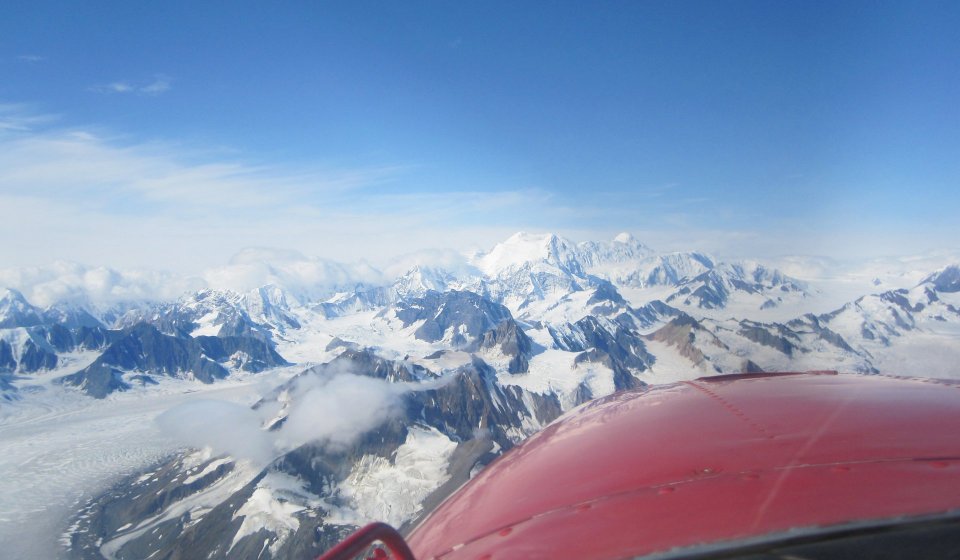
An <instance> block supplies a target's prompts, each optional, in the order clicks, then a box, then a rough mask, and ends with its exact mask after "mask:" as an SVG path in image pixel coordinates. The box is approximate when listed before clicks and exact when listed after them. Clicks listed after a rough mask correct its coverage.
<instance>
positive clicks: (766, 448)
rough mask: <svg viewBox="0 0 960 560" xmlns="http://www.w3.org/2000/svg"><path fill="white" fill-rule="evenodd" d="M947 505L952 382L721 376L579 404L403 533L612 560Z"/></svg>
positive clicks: (460, 550)
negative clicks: (418, 524)
mask: <svg viewBox="0 0 960 560" xmlns="http://www.w3.org/2000/svg"><path fill="white" fill-rule="evenodd" d="M958 508H960V388H958V386H956V385H953V384H950V383H944V382H937V381H924V380H915V379H903V378H891V377H883V376H863V375H836V374H832V373H831V372H819V373H816V374H813V373H811V374H799V375H761V376H756V375H750V376H740V377H736V376H734V377H730V376H725V377H722V378H718V379H713V380H710V379H709V378H707V379H702V380H697V381H694V382H688V383H679V384H675V385H669V386H662V387H657V388H653V389H650V390H641V391H634V392H626V393H620V394H616V395H612V396H611V397H608V398H605V399H600V400H597V401H594V402H591V403H588V404H587V405H585V406H583V407H581V408H579V409H577V410H576V411H574V412H573V413H572V414H568V415H566V416H564V417H563V418H561V419H560V420H558V421H557V422H555V423H553V424H551V425H550V426H548V427H547V428H545V429H544V430H542V431H541V432H540V433H538V434H536V435H535V436H533V437H531V438H530V439H529V440H527V441H526V442H524V443H523V444H521V445H519V446H518V447H517V448H515V449H514V450H512V451H511V452H509V453H507V454H505V455H504V456H503V457H501V458H500V459H498V460H497V461H495V462H494V463H493V464H492V465H490V466H489V467H488V468H487V469H485V470H483V471H482V472H481V473H480V474H479V475H477V476H476V477H475V478H474V479H473V480H471V481H470V482H469V483H467V484H466V485H465V486H464V487H463V488H461V489H460V490H459V491H458V492H457V493H455V494H454V495H453V496H451V498H449V499H448V500H447V501H446V502H444V503H443V504H441V506H440V507H439V508H437V510H436V511H435V512H434V513H433V514H432V515H431V516H430V517H429V518H428V519H427V520H426V521H425V522H424V523H422V524H421V525H420V526H419V527H418V528H417V529H416V530H414V532H413V533H412V534H411V535H410V537H409V538H408V542H409V544H410V547H411V549H412V550H413V551H414V553H415V554H416V556H417V558H420V559H421V560H425V559H428V558H444V559H450V560H453V559H459V558H488V559H496V558H547V557H551V558H553V557H556V556H557V555H558V554H562V555H563V556H564V557H572V558H581V559H590V558H594V559H610V558H624V557H634V556H642V555H646V554H651V553H656V552H663V551H669V550H672V549H677V548H682V547H694V546H699V545H703V544H707V543H715V542H723V541H736V540H742V539H747V538H752V537H756V536H760V535H767V534H773V533H779V532H785V531H790V530H794V529H798V528H811V527H829V526H833V525H843V524H847V523H850V522H859V521H870V520H884V519H892V518H900V517H909V516H920V515H926V514H935V513H939V512H948V511H952V510H955V509H958Z"/></svg>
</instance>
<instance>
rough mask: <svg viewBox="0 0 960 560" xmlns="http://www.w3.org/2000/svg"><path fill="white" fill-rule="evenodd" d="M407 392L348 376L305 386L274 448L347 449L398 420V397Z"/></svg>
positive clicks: (390, 384)
mask: <svg viewBox="0 0 960 560" xmlns="http://www.w3.org/2000/svg"><path fill="white" fill-rule="evenodd" d="M409 390H410V388H409V386H407V385H399V384H393V383H389V382H387V381H383V380H381V379H375V378H372V377H366V376H362V375H350V374H341V375H335V376H333V377H330V378H327V379H324V378H318V379H316V380H315V381H313V382H311V383H309V384H304V385H302V386H301V387H300V393H301V394H299V395H295V396H294V399H293V404H292V406H291V408H290V410H289V414H288V416H287V421H286V423H285V424H284V425H283V427H282V428H281V429H280V430H279V431H278V432H277V435H278V439H277V447H278V448H279V449H282V450H289V449H294V448H296V447H298V446H300V445H303V444H305V443H309V442H319V443H322V444H325V445H330V446H333V447H337V448H341V447H344V446H347V445H349V444H351V443H353V441H355V440H356V439H357V438H358V437H359V436H361V435H362V434H364V433H366V432H368V431H370V430H372V429H374V428H376V427H377V426H379V425H381V424H383V423H384V422H386V421H387V420H389V419H390V418H394V417H397V416H399V415H400V414H401V413H402V412H403V406H402V404H403V401H402V398H401V397H402V395H403V394H404V393H406V392H408V391H409Z"/></svg>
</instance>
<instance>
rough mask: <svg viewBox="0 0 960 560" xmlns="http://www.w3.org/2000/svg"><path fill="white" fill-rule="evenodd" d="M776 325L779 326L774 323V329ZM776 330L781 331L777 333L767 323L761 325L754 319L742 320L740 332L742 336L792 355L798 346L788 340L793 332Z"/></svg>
mask: <svg viewBox="0 0 960 560" xmlns="http://www.w3.org/2000/svg"><path fill="white" fill-rule="evenodd" d="M776 327H777V326H776V325H774V326H773V329H776ZM776 330H779V331H780V332H779V333H777V334H775V333H773V332H771V330H769V329H768V328H767V326H766V325H761V324H759V323H754V322H752V321H741V322H740V331H739V334H740V336H742V337H744V338H746V339H748V340H752V341H754V342H756V343H757V344H762V345H764V346H769V347H770V348H773V349H775V350H779V351H780V352H783V353H784V354H786V355H787V356H792V355H793V352H794V350H796V346H795V345H794V344H793V343H792V342H791V341H790V340H788V336H789V335H791V334H792V333H789V331H788V330H787V329H776ZM785 334H786V336H785ZM794 336H795V335H794Z"/></svg>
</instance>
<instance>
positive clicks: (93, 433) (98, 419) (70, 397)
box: [0, 368, 299, 558]
mask: <svg viewBox="0 0 960 560" xmlns="http://www.w3.org/2000/svg"><path fill="white" fill-rule="evenodd" d="M295 371H299V369H297V368H293V369H284V370H278V371H276V372H269V373H264V374H260V376H252V375H246V376H243V375H239V376H236V378H235V379H230V380H226V381H223V382H220V383H217V384H213V385H203V384H200V383H196V382H191V381H181V380H164V381H163V382H161V385H160V386H158V387H150V388H146V389H139V390H133V391H128V392H124V393H118V394H115V395H112V396H111V397H110V398H108V399H105V400H95V399H91V398H89V397H86V396H83V395H81V394H79V392H77V391H75V390H71V389H65V388H62V387H57V386H54V385H49V384H46V383H42V384H41V385H40V386H39V387H40V388H38V389H37V392H36V393H34V394H30V395H28V396H27V398H24V399H23V400H22V401H19V402H13V403H4V404H2V405H0V441H2V442H3V447H2V449H3V451H2V453H0V549H2V550H3V551H4V552H3V555H4V557H6V558H56V557H58V556H60V555H61V554H62V552H61V549H62V544H61V543H60V540H59V538H58V537H59V536H60V535H61V533H63V531H64V530H65V529H66V526H67V523H68V522H69V519H70V517H71V516H72V515H74V514H76V512H77V510H78V509H79V507H80V505H81V504H82V503H83V502H84V501H86V500H88V499H90V498H92V497H93V496H95V495H97V494H99V493H100V492H102V491H103V490H105V489H106V488H108V487H109V486H110V484H111V483H113V482H114V481H116V480H117V479H119V478H120V477H122V476H124V475H128V474H133V473H136V472H138V471H140V470H142V469H144V468H146V467H148V466H149V465H151V464H153V463H155V462H157V461H159V460H161V459H163V458H164V457H167V456H169V455H170V454H172V453H173V452H175V451H177V450H178V449H180V448H182V447H183V445H182V443H180V442H177V441H174V440H172V439H171V438H170V437H168V436H167V435H165V434H164V433H162V432H161V431H160V429H159V428H158V426H157V425H156V423H155V422H154V419H155V418H156V416H157V415H159V414H160V413H162V412H164V411H166V410H169V409H170V408H172V407H174V406H176V405H178V404H181V403H185V402H189V401H191V400H194V399H210V398H215V399H218V400H225V401H232V402H237V403H241V404H247V405H249V404H252V403H253V402H254V401H255V400H256V399H257V398H259V396H260V392H261V390H262V387H263V386H264V384H269V383H270V381H271V379H272V380H274V381H275V382H277V383H279V381H280V380H281V379H283V378H284V377H288V376H290V375H293V373H294V372H295ZM41 381H43V380H41Z"/></svg>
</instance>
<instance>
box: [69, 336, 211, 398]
mask: <svg viewBox="0 0 960 560" xmlns="http://www.w3.org/2000/svg"><path fill="white" fill-rule="evenodd" d="M124 371H140V372H145V373H146V372H149V373H151V374H161V375H170V376H176V375H182V374H186V373H190V374H192V375H193V376H194V377H195V378H196V379H198V380H200V381H202V382H204V383H211V382H212V381H213V380H214V379H219V378H223V377H226V376H227V374H228V372H227V370H226V369H224V367H223V366H221V365H220V364H218V363H217V362H215V361H213V360H211V359H210V358H208V357H207V356H206V355H205V353H204V349H203V347H202V346H201V345H200V343H199V342H197V341H196V340H194V339H192V338H178V337H174V336H170V335H165V334H163V333H161V332H160V331H159V330H157V328H156V327H154V326H152V325H148V324H146V323H140V324H138V325H135V326H134V327H132V328H130V329H127V330H126V331H123V332H122V333H121V334H120V335H119V336H118V337H117V338H116V340H114V341H113V343H112V344H110V346H109V347H108V348H107V349H106V350H105V351H104V353H103V354H101V355H100V357H99V358H97V359H96V361H94V362H93V363H92V364H90V365H89V366H88V367H86V368H84V369H82V370H80V371H78V372H77V373H74V374H72V375H67V376H65V377H62V378H60V379H59V380H58V382H60V383H64V384H67V385H74V386H78V387H81V388H82V389H83V390H84V392H86V393H87V394H88V395H90V396H92V397H96V398H103V397H105V396H107V395H108V394H109V393H111V392H113V391H115V390H124V389H127V388H129V385H127V384H126V383H124V382H123V380H122V379H121V374H122V372H124Z"/></svg>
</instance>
